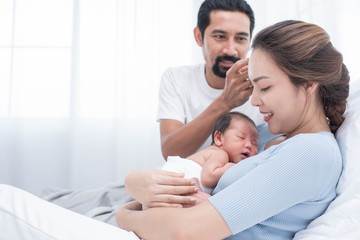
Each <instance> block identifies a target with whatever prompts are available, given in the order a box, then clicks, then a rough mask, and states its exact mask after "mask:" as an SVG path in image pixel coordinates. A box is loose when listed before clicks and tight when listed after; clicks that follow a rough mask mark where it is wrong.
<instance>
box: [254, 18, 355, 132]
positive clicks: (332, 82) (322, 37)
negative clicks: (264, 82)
mask: <svg viewBox="0 0 360 240" xmlns="http://www.w3.org/2000/svg"><path fill="white" fill-rule="evenodd" d="M252 48H253V49H257V48H261V49H262V50H264V51H266V52H267V53H268V54H270V56H271V57H272V59H273V60H274V61H275V62H276V64H277V65H278V66H279V68H280V69H281V70H282V71H283V72H285V73H286V74H287V75H288V76H289V78H290V80H291V82H292V83H293V84H294V85H295V86H297V87H300V86H305V84H306V83H308V82H316V83H318V86H319V87H318V94H319V97H320V99H321V102H322V104H323V106H324V111H325V115H326V117H327V118H328V122H329V125H330V128H331V131H332V132H333V133H336V131H337V129H338V128H339V127H340V125H341V124H342V123H343V121H344V115H343V114H344V112H345V108H346V99H347V97H348V95H349V81H350V76H349V72H348V70H347V68H346V66H345V64H344V63H343V57H342V55H341V53H340V52H338V51H337V50H336V49H335V48H334V47H333V45H332V43H331V41H330V37H329V35H328V34H327V33H326V32H325V30H324V29H322V28H321V27H319V26H317V25H315V24H310V23H305V22H302V21H296V20H287V21H283V22H279V23H276V24H274V25H272V26H270V27H267V28H265V29H263V30H262V31H260V32H259V33H258V34H257V35H256V36H255V38H254V40H253V43H252Z"/></svg>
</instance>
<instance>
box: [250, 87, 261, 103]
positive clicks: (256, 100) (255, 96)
mask: <svg viewBox="0 0 360 240" xmlns="http://www.w3.org/2000/svg"><path fill="white" fill-rule="evenodd" d="M251 105H253V106H254V107H258V106H260V105H261V101H260V98H259V94H258V93H257V91H256V90H255V88H254V90H253V93H252V94H251Z"/></svg>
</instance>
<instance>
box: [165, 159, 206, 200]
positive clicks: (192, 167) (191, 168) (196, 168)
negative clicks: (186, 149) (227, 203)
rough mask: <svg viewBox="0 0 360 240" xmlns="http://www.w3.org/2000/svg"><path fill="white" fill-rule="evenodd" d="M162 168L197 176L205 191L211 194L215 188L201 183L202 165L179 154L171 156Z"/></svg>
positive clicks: (187, 175) (186, 176) (187, 176)
mask: <svg viewBox="0 0 360 240" xmlns="http://www.w3.org/2000/svg"><path fill="white" fill-rule="evenodd" d="M161 169H162V170H166V171H170V172H177V173H185V178H196V179H198V180H199V183H200V187H201V189H202V191H203V192H206V193H208V194H211V192H212V191H213V188H209V187H205V186H203V185H202V184H201V170H202V166H200V165H199V164H198V163H196V162H194V161H192V160H189V159H186V158H181V157H179V156H169V157H168V158H167V162H166V163H165V164H164V166H162V167H161Z"/></svg>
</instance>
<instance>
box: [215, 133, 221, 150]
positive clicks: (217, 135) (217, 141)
mask: <svg viewBox="0 0 360 240" xmlns="http://www.w3.org/2000/svg"><path fill="white" fill-rule="evenodd" d="M214 144H215V146H217V147H221V146H222V145H223V143H222V133H221V132H219V131H215V133H214Z"/></svg>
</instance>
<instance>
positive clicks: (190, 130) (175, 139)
mask: <svg viewBox="0 0 360 240" xmlns="http://www.w3.org/2000/svg"><path fill="white" fill-rule="evenodd" d="M230 110H231V108H230V107H229V106H227V105H226V104H224V102H223V100H222V99H221V96H220V97H219V98H218V99H217V100H215V101H214V102H213V103H212V104H211V105H210V106H209V107H208V108H207V109H206V110H205V111H204V112H202V113H201V114H200V115H199V116H198V117H197V118H195V119H194V120H192V121H191V122H189V123H187V124H183V123H181V122H179V121H177V120H172V119H161V120H160V135H161V150H162V153H163V156H164V158H165V159H167V157H168V156H180V157H187V156H189V155H191V154H193V153H194V152H196V150H198V149H199V148H200V146H201V145H202V144H203V143H204V142H205V141H206V139H207V138H208V137H209V135H210V134H211V131H212V129H213V127H214V124H215V121H216V120H217V119H218V118H219V117H220V116H221V115H222V114H224V113H226V112H228V111H230Z"/></svg>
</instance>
